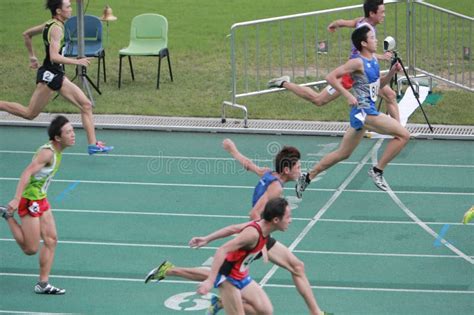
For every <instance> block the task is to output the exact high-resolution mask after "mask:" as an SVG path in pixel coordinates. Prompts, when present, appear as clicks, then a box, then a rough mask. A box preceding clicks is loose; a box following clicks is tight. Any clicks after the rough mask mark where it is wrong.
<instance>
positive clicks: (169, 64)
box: [166, 51, 173, 82]
mask: <svg viewBox="0 0 474 315" xmlns="http://www.w3.org/2000/svg"><path fill="white" fill-rule="evenodd" d="M166 58H167V59H168V68H169V69H170V78H171V82H173V72H171V61H170V52H169V51H168V54H167V55H166Z"/></svg>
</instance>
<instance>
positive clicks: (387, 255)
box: [293, 249, 462, 259]
mask: <svg viewBox="0 0 474 315" xmlns="http://www.w3.org/2000/svg"><path fill="white" fill-rule="evenodd" d="M293 253H302V254H315V255H346V256H378V257H407V258H454V259H461V258H462V257H459V256H458V255H430V254H397V253H360V252H335V251H320V250H298V249H295V250H294V251H293Z"/></svg>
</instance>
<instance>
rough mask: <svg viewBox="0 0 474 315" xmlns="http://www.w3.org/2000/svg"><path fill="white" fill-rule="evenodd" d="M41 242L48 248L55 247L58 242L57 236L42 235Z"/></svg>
mask: <svg viewBox="0 0 474 315" xmlns="http://www.w3.org/2000/svg"><path fill="white" fill-rule="evenodd" d="M43 242H44V246H47V247H49V248H55V247H56V245H57V244H58V237H57V235H48V236H46V237H44V239H43Z"/></svg>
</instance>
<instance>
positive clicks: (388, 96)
mask: <svg viewBox="0 0 474 315" xmlns="http://www.w3.org/2000/svg"><path fill="white" fill-rule="evenodd" d="M382 97H383V98H384V99H385V100H386V101H387V102H388V103H395V104H396V103H397V93H395V91H394V90H392V89H384V93H383V95H382Z"/></svg>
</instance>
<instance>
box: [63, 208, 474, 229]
mask: <svg viewBox="0 0 474 315" xmlns="http://www.w3.org/2000/svg"><path fill="white" fill-rule="evenodd" d="M54 212H64V213H85V214H86V213H94V214H113V215H117V214H118V215H132V216H141V215H143V216H164V217H166V216H170V217H197V218H224V219H242V220H244V221H247V220H248V216H244V215H226V214H205V213H182V212H180V213H176V212H144V211H119V210H117V211H113V210H92V209H62V208H59V209H56V208H55V209H54ZM292 219H293V220H294V221H310V220H312V218H299V217H293V218H292ZM319 221H320V222H334V223H352V224H408V225H415V224H416V222H413V221H384V220H351V219H320V220H319ZM426 224H430V225H445V224H449V225H459V226H466V224H463V223H460V222H426ZM467 225H468V226H469V225H474V222H473V223H468V224H467Z"/></svg>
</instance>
